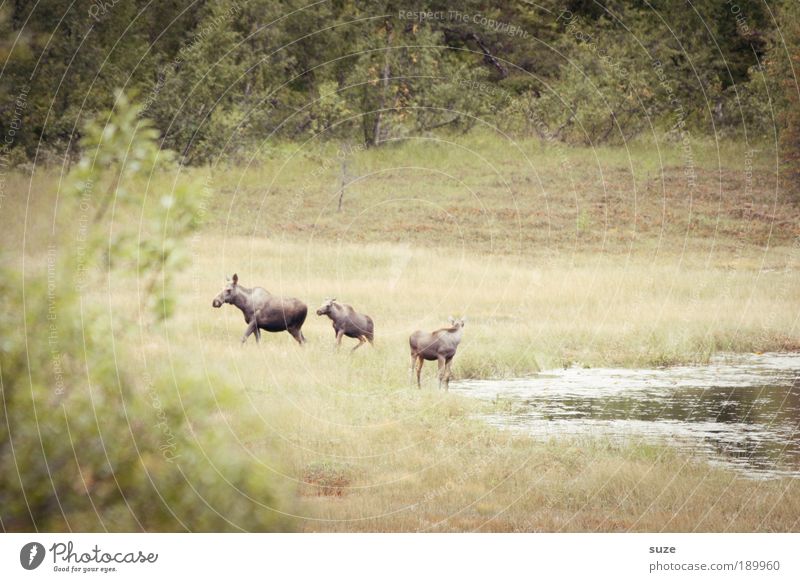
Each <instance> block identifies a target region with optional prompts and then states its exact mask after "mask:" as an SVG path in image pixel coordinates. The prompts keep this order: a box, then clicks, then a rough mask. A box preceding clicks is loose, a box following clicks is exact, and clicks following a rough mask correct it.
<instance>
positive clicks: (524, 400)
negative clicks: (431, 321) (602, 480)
mask: <svg viewBox="0 0 800 582" xmlns="http://www.w3.org/2000/svg"><path fill="white" fill-rule="evenodd" d="M450 389H451V390H453V391H454V392H457V393H460V394H464V395H466V396H471V397H476V398H481V399H485V400H492V401H496V400H498V399H499V400H500V401H506V403H507V406H503V407H501V409H502V410H504V411H503V412H498V413H495V414H490V415H485V419H486V420H487V421H488V422H489V423H490V424H492V425H495V426H499V427H501V428H506V429H512V430H519V431H524V432H525V433H527V434H530V435H531V436H533V437H534V438H540V439H550V438H553V437H570V438H588V437H604V438H609V439H611V440H612V441H620V442H646V443H662V444H663V443H666V444H669V445H671V446H675V447H678V448H680V449H681V450H683V451H686V452H689V453H691V454H693V455H698V456H702V457H704V458H706V459H707V460H708V461H709V462H711V463H715V464H722V465H725V466H728V467H731V468H733V469H735V470H737V471H738V472H740V473H742V474H743V475H746V476H748V477H755V478H765V477H766V478H769V477H778V476H792V477H800V354H798V353H791V354H762V355H755V354H746V355H721V356H717V357H715V358H713V359H712V361H711V363H710V364H709V365H707V366H679V367H671V368H663V369H654V370H643V369H613V368H568V369H565V370H550V371H546V372H543V373H540V374H537V375H535V376H533V377H530V378H520V379H514V380H470V381H462V382H458V383H455V382H454V383H452V384H451V387H450ZM505 410H507V412H506V411H505Z"/></svg>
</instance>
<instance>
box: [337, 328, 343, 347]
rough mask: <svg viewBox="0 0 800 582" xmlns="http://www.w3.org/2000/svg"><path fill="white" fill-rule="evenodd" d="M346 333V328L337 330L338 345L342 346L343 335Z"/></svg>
mask: <svg viewBox="0 0 800 582" xmlns="http://www.w3.org/2000/svg"><path fill="white" fill-rule="evenodd" d="M343 335H344V330H343V329H340V330H337V331H336V347H337V348H340V347H342V336H343Z"/></svg>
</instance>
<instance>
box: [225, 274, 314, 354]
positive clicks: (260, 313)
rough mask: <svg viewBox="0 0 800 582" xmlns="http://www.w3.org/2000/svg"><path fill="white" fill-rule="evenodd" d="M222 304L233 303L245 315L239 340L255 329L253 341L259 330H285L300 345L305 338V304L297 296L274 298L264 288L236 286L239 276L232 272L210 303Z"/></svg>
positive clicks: (306, 310)
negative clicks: (231, 276) (242, 331)
mask: <svg viewBox="0 0 800 582" xmlns="http://www.w3.org/2000/svg"><path fill="white" fill-rule="evenodd" d="M223 303H230V304H231V305H235V306H236V307H238V308H239V310H240V311H241V312H242V313H243V314H244V321H245V323H247V329H246V330H245V332H244V335H243V336H242V343H244V342H246V341H247V338H248V336H249V335H250V334H251V333H254V332H255V334H256V342H259V341H260V340H261V330H262V329H263V330H265V331H272V332H275V331H288V332H289V333H290V334H291V335H292V337H293V338H294V339H296V340H297V343H299V344H300V345H303V343H305V341H306V338H305V337H304V336H303V332H302V331H301V330H300V328H301V327H303V322H305V320H306V314H307V313H308V307H306V304H305V303H303V302H302V301H300V300H299V299H294V298H293V297H285V298H284V297H276V296H275V295H272V294H271V293H270V292H269V291H267V290H266V289H264V288H263V287H253V288H252V289H248V288H246V287H242V286H241V285H239V276H238V275H236V274H234V275H233V279H232V280H231V279H229V280H228V283H227V284H226V285H225V288H224V289H223V290H222V291H220V293H219V295H217V296H216V297H214V301H212V303H211V305H213V306H214V307H222V304H223Z"/></svg>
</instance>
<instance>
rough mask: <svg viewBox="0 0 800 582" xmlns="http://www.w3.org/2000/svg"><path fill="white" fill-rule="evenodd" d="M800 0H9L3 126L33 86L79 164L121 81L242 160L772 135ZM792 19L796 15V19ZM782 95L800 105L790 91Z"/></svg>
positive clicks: (53, 139) (33, 100) (32, 113)
mask: <svg viewBox="0 0 800 582" xmlns="http://www.w3.org/2000/svg"><path fill="white" fill-rule="evenodd" d="M106 4H108V3H106ZM784 4H785V5H786V7H785V8H784V9H781V7H782V6H783V5H784ZM795 4H796V2H791V1H786V0H737V1H736V2H719V1H717V0H702V1H695V2H692V3H691V4H690V5H687V6H683V5H681V9H675V1H674V0H650V1H647V2H646V1H644V0H604V1H603V2H585V1H583V0H574V1H570V2H561V1H557V0H540V1H538V2H535V3H526V2H517V3H505V4H501V5H497V4H491V3H487V2H484V1H482V0H466V1H465V2H461V3H459V4H458V6H453V5H452V4H451V3H447V2H443V1H438V0H435V1H433V2H420V1H417V0H413V1H411V2H405V3H401V4H398V3H396V2H393V1H391V0H383V1H380V2H361V1H356V0H345V1H335V2H325V3H321V4H314V5H313V6H309V5H307V3H304V2H302V1H301V0H288V1H278V0H247V1H245V0H234V1H232V2H231V1H227V0H200V1H198V2H195V3H192V4H191V5H190V6H186V5H185V3H182V2H178V1H177V0H170V1H168V2H163V3H158V4H157V5H154V4H153V3H152V2H148V1H147V0H131V1H130V2H118V3H114V4H113V6H109V7H108V8H105V5H103V6H104V8H103V9H102V10H101V9H100V8H98V6H100V4H98V3H96V2H95V0H77V2H74V3H72V2H67V1H66V0H55V1H54V2H50V3H49V5H48V9H47V10H42V9H40V8H37V7H34V6H31V5H30V3H24V2H14V3H11V4H8V3H7V5H4V6H3V8H0V33H2V34H0V37H2V39H4V40H0V55H3V54H4V55H5V56H7V57H8V59H7V65H6V67H5V69H4V72H3V75H2V78H0V95H2V96H3V97H4V98H3V99H2V103H1V104H0V131H2V132H7V130H8V128H9V127H10V126H11V123H12V122H13V121H14V115H15V112H14V107H13V106H12V107H8V106H7V105H6V104H7V103H13V102H14V101H15V100H16V99H17V97H18V96H19V94H20V92H21V91H23V90H24V89H26V88H27V95H29V99H28V104H27V106H26V107H25V110H24V112H22V126H23V127H24V131H22V132H20V134H19V136H18V138H17V139H16V140H15V141H14V143H13V144H12V145H11V146H10V148H11V149H18V150H22V151H24V154H25V156H27V157H28V158H32V157H33V156H34V154H36V155H37V160H39V161H41V160H43V159H44V160H50V159H55V157H56V156H57V155H59V154H63V153H65V152H66V153H69V154H70V155H72V156H75V155H76V152H75V150H76V144H77V143H78V141H79V138H80V137H81V132H82V129H81V128H82V127H83V125H84V118H85V116H87V115H88V116H90V117H91V116H93V115H95V114H96V113H97V112H100V111H104V110H107V109H109V108H111V106H112V105H113V102H114V101H113V100H114V97H113V89H114V88H116V87H125V89H126V90H127V91H132V92H134V93H136V94H138V95H140V96H141V98H142V100H143V101H144V102H145V105H144V107H143V110H142V115H143V116H144V117H147V118H149V119H151V120H153V122H154V125H153V127H155V128H157V129H158V130H159V132H160V135H161V138H162V140H163V145H164V146H165V147H167V148H169V149H172V150H174V151H176V152H178V153H179V155H180V161H181V162H182V163H189V164H204V163H209V162H216V161H220V160H223V161H224V160H234V161H235V160H240V159H243V158H244V157H245V156H246V154H247V153H249V152H250V151H252V150H253V149H254V146H260V145H261V144H263V142H264V140H268V139H270V138H271V137H278V138H281V139H288V140H297V139H302V140H305V139H307V138H309V137H311V136H317V135H319V136H320V138H322V139H332V140H337V141H338V140H342V139H344V140H346V141H349V142H353V141H355V140H358V141H361V142H362V143H363V144H365V145H367V146H375V145H379V144H381V143H386V142H390V141H392V140H395V139H397V138H403V137H405V136H414V135H427V134H430V133H432V132H447V131H452V130H456V131H468V130H469V129H471V128H472V127H474V126H475V125H478V124H480V121H485V122H486V123H488V124H489V125H492V126H498V127H501V128H502V129H503V130H505V131H511V132H512V133H521V134H531V133H533V134H539V135H542V133H543V132H545V133H546V134H547V136H548V139H558V140H561V141H564V142H567V143H580V144H584V143H593V144H602V143H615V142H621V141H622V140H627V139H629V138H631V137H634V136H636V135H637V134H638V133H640V132H641V131H643V130H646V129H649V128H650V126H651V125H652V126H653V127H655V128H657V129H659V130H662V131H670V130H673V129H674V127H675V126H676V124H678V123H681V124H685V126H686V127H687V128H689V129H691V131H692V132H696V133H703V134H709V135H710V134H713V133H715V132H722V133H723V134H726V135H737V136H738V135H743V134H745V133H747V134H748V135H760V136H763V135H764V134H765V133H767V131H768V128H767V124H768V123H769V119H768V118H767V117H765V111H764V100H763V97H764V91H766V89H765V88H764V87H763V83H762V81H763V79H762V78H761V77H760V75H761V69H760V68H759V66H760V65H759V63H760V61H762V60H763V59H764V57H765V56H766V54H767V52H768V51H770V50H771V52H772V54H773V56H775V57H780V58H783V59H784V60H786V59H787V58H788V57H787V56H786V55H778V54H777V53H776V52H775V50H773V49H770V48H769V47H770V46H775V42H774V40H773V39H775V38H776V36H777V31H778V26H782V27H784V28H787V31H791V27H792V25H793V23H795V22H796V20H797V18H796V15H794V13H793V12H792V10H796V7H795V6H794V5H795ZM37 6H38V5H37ZM92 11H94V15H92V14H93V12H92ZM776 11H777V12H779V13H781V12H784V13H786V15H787V16H786V17H785V18H784V20H782V21H781V22H780V23H776V22H774V21H773V18H772V14H773V13H775V12H776ZM62 14H63V16H64V17H63V18H61V17H60V16H59V17H58V18H57V17H56V16H55V15H62ZM793 19H794V20H793ZM165 23H170V25H169V26H168V27H167V28H165V27H164V24H165ZM20 33H21V34H20ZM656 61H657V62H659V63H660V69H661V73H660V74H659V73H657V72H656V70H655V67H654V62H656ZM781 66H783V67H784V69H785V65H781ZM784 69H782V71H783V72H786V71H785V70H784ZM475 81H479V82H480V83H482V84H484V85H485V87H481V86H480V85H477V86H476V85H475V83H474V82H475ZM486 88H488V90H487V89H486ZM499 98H500V99H499ZM776 105H778V106H779V107H780V108H781V109H780V111H788V109H785V108H787V107H789V102H788V101H786V100H785V99H778V100H776ZM678 108H679V113H676V109H678ZM479 120H480V121H479ZM40 138H41V139H40ZM37 148H38V150H37ZM20 157H21V156H20V155H19V154H17V155H15V156H14V157H9V159H10V160H18V159H20Z"/></svg>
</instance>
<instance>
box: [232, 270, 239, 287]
mask: <svg viewBox="0 0 800 582" xmlns="http://www.w3.org/2000/svg"><path fill="white" fill-rule="evenodd" d="M233 284H234V285H238V284H239V275H237V274H236V273H234V274H233Z"/></svg>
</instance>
